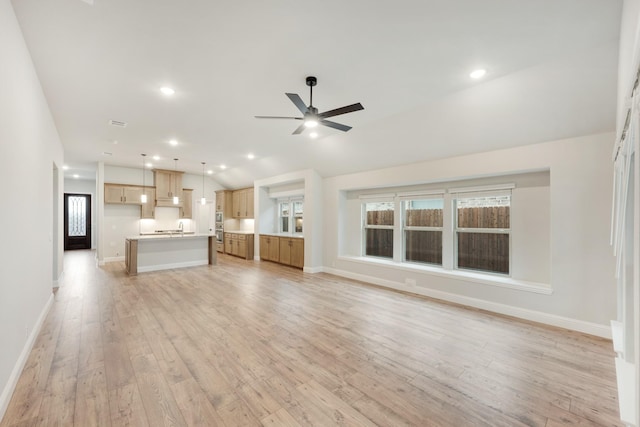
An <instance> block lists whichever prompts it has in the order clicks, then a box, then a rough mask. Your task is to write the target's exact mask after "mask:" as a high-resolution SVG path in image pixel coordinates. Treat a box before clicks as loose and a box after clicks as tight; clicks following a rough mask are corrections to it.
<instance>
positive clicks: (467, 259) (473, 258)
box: [458, 233, 509, 274]
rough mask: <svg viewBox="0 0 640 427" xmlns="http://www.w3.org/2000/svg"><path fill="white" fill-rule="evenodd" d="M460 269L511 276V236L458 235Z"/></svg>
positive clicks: (489, 234)
mask: <svg viewBox="0 0 640 427" xmlns="http://www.w3.org/2000/svg"><path fill="white" fill-rule="evenodd" d="M458 268H468V269H472V270H482V271H490V272H494V273H504V274H509V235H508V234H497V233H495V234H494V233H458Z"/></svg>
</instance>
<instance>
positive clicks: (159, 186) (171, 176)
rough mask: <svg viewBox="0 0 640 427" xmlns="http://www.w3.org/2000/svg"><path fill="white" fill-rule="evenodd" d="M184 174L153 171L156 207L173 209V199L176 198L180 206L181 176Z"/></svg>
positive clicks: (161, 170)
mask: <svg viewBox="0 0 640 427" xmlns="http://www.w3.org/2000/svg"><path fill="white" fill-rule="evenodd" d="M183 173H184V172H180V171H172V170H165V169H154V171H153V180H154V183H155V185H156V205H157V206H168V207H175V206H176V205H175V204H174V203H173V198H174V197H176V196H177V197H178V198H179V200H180V202H179V203H178V205H179V206H180V205H182V201H183V200H182V199H183V196H182V174H183Z"/></svg>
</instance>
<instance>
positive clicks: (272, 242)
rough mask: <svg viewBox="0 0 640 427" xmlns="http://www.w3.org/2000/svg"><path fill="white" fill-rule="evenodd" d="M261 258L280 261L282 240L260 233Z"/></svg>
mask: <svg viewBox="0 0 640 427" xmlns="http://www.w3.org/2000/svg"><path fill="white" fill-rule="evenodd" d="M260 259H262V260H265V261H274V262H280V240H279V238H278V237H275V236H266V235H264V234H261V235H260Z"/></svg>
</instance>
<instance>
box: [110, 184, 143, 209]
mask: <svg viewBox="0 0 640 427" xmlns="http://www.w3.org/2000/svg"><path fill="white" fill-rule="evenodd" d="M140 196H142V187H139V186H137V185H125V184H105V185H104V202H105V203H108V204H118V205H123V204H124V205H140V204H141V203H140Z"/></svg>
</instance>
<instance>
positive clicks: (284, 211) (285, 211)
mask: <svg viewBox="0 0 640 427" xmlns="http://www.w3.org/2000/svg"><path fill="white" fill-rule="evenodd" d="M280 216H289V202H284V203H280Z"/></svg>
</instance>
